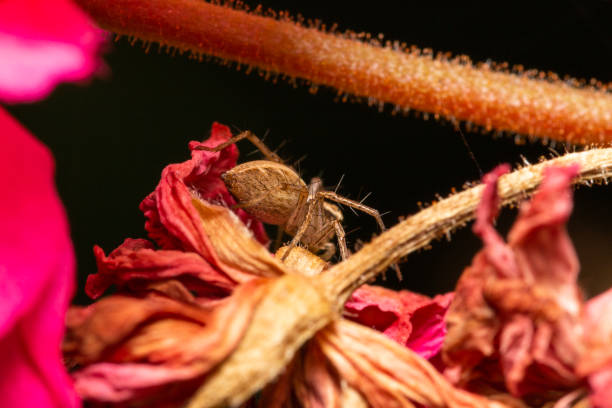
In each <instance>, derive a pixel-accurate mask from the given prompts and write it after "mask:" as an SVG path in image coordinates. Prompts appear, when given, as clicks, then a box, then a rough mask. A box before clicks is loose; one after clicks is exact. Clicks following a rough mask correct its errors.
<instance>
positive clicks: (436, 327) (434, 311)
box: [345, 285, 452, 358]
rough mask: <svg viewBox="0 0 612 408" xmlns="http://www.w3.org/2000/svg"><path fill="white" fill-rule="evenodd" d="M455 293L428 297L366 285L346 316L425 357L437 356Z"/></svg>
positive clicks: (352, 299) (356, 294) (348, 305)
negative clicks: (448, 309)
mask: <svg viewBox="0 0 612 408" xmlns="http://www.w3.org/2000/svg"><path fill="white" fill-rule="evenodd" d="M451 299H452V294H450V293H449V294H446V295H440V296H436V297H435V298H434V299H431V298H429V297H427V296H423V295H420V294H418V293H414V292H410V291H407V290H402V291H394V290H391V289H386V288H383V287H380V286H370V285H363V286H361V287H360V288H359V289H357V290H356V291H355V292H353V294H352V296H351V297H350V298H349V300H348V301H347V302H346V304H345V314H346V316H347V317H348V318H349V319H350V320H353V321H355V322H358V323H361V324H363V325H365V326H368V327H371V328H373V329H375V330H378V331H381V332H383V333H384V334H385V335H386V336H387V337H389V338H391V339H393V340H395V341H396V342H398V343H400V344H402V345H405V346H407V347H410V348H411V349H412V350H414V351H416V352H417V353H419V354H420V355H421V356H423V357H425V358H430V357H432V356H434V355H435V354H437V353H438V351H439V350H440V348H441V347H442V343H443V341H444V335H445V334H446V328H445V323H444V315H445V313H446V309H447V308H448V306H449V304H450V301H451Z"/></svg>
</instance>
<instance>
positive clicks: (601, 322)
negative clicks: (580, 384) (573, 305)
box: [577, 289, 612, 408]
mask: <svg viewBox="0 0 612 408" xmlns="http://www.w3.org/2000/svg"><path fill="white" fill-rule="evenodd" d="M611 316H612V289H608V290H607V291H606V292H604V293H602V294H600V295H598V296H596V297H594V298H593V299H590V300H589V301H588V302H587V303H586V304H585V307H584V310H583V316H582V322H583V339H584V345H585V347H584V353H583V354H582V355H581V356H580V362H579V363H578V367H577V371H578V373H579V374H580V375H581V376H584V377H587V378H588V383H589V386H590V388H591V393H590V402H591V405H592V406H593V407H594V408H612V318H611Z"/></svg>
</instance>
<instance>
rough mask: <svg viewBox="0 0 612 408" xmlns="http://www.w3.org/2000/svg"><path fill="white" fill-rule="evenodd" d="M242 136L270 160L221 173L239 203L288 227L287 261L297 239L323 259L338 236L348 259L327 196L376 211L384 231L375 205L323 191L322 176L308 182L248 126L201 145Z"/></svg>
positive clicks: (336, 210) (337, 213) (262, 217)
mask: <svg viewBox="0 0 612 408" xmlns="http://www.w3.org/2000/svg"><path fill="white" fill-rule="evenodd" d="M242 139H248V140H249V141H250V142H251V143H253V144H254V145H255V146H256V147H257V148H258V149H259V150H260V151H261V152H262V153H263V155H264V156H265V157H266V159H267V160H253V161H249V162H246V163H243V164H239V165H238V166H236V167H234V168H232V169H231V170H229V171H227V172H225V173H223V174H222V175H221V178H222V179H223V181H224V183H225V185H226V186H227V189H228V190H229V192H230V193H231V194H232V195H233V196H234V197H235V198H236V200H237V201H238V205H237V207H240V208H243V209H244V210H245V211H247V212H248V213H250V214H251V215H253V216H255V217H257V218H258V219H259V220H261V221H262V222H264V223H267V224H271V225H277V226H279V227H280V228H281V234H282V231H284V232H286V233H287V234H289V235H291V236H293V239H292V240H291V242H290V244H289V246H288V248H287V250H286V251H285V253H284V254H283V256H282V258H281V259H282V260H285V259H286V258H287V256H288V255H289V253H290V251H291V250H292V249H293V248H294V247H295V246H296V245H297V244H298V243H301V244H302V245H304V246H305V247H306V248H307V249H308V250H309V251H311V252H314V253H320V256H321V258H323V259H325V260H329V259H330V258H331V257H332V256H333V255H334V254H335V252H336V246H335V245H334V244H333V243H332V242H331V240H332V239H333V237H334V235H335V236H336V238H337V240H338V247H339V248H340V255H341V257H342V260H345V259H346V258H348V256H349V250H348V248H347V246H346V238H345V232H344V229H343V228H342V220H343V216H342V211H340V208H338V206H337V205H335V204H332V203H330V202H328V201H327V200H329V201H334V202H336V203H339V204H343V205H346V206H349V207H352V208H355V209H357V210H360V211H363V212H364V213H366V214H369V215H371V216H372V217H374V219H375V220H376V222H377V224H378V226H379V228H380V229H381V231H385V229H386V228H385V225H384V223H383V221H382V218H381V216H380V213H379V212H378V211H377V210H376V209H374V208H371V207H368V206H367V205H364V204H362V203H360V202H358V201H354V200H350V199H348V198H346V197H342V196H340V195H338V194H336V193H335V192H332V191H326V190H324V189H323V182H322V180H321V179H320V178H318V177H315V178H313V179H312V180H311V181H310V184H308V185H306V183H305V182H304V180H302V178H301V177H300V176H299V175H298V174H297V172H296V171H295V170H294V169H292V168H291V167H289V166H287V165H285V164H283V161H282V159H281V158H280V157H279V156H278V155H277V154H276V153H274V152H273V151H272V150H270V149H269V148H268V147H267V146H266V145H265V144H264V143H263V142H262V141H261V140H260V139H259V138H258V137H257V136H255V135H254V134H253V133H251V132H249V131H244V132H242V133H240V134H238V135H236V136H234V137H232V138H231V139H229V140H228V141H226V142H224V143H222V144H220V145H218V146H216V147H213V148H210V147H205V146H200V147H198V149H200V150H206V151H211V152H218V151H220V150H223V149H225V148H226V147H227V146H229V145H231V144H233V143H236V142H238V141H240V140H242ZM394 268H395V270H396V272H397V273H398V277H399V276H400V275H399V268H398V267H397V265H394Z"/></svg>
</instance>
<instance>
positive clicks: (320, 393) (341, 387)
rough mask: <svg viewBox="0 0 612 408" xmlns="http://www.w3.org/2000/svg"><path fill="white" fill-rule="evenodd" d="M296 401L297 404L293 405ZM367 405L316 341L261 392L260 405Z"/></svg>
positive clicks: (318, 407)
mask: <svg viewBox="0 0 612 408" xmlns="http://www.w3.org/2000/svg"><path fill="white" fill-rule="evenodd" d="M294 401H297V402H298V403H297V404H294ZM296 405H297V406H299V407H307V408H343V407H351V408H366V407H367V406H368V405H367V403H366V401H365V400H364V399H363V397H362V396H361V395H360V394H359V393H358V392H357V391H355V390H354V389H352V388H351V387H350V386H349V385H348V384H347V383H346V381H344V380H342V379H341V378H340V376H339V374H338V373H337V372H336V370H335V369H334V368H333V367H332V366H331V365H330V364H329V362H328V361H327V359H326V358H325V355H324V354H323V352H322V351H321V349H320V348H319V347H318V346H316V342H310V343H308V344H307V345H306V346H304V348H303V349H302V351H301V352H300V353H298V354H297V355H296V356H295V358H294V359H293V361H292V362H291V364H289V365H288V366H287V368H286V370H285V372H284V373H283V374H281V375H280V376H279V378H278V379H277V380H276V381H275V382H274V383H272V384H270V385H269V386H268V387H266V388H265V389H264V390H263V392H262V397H261V400H260V403H259V406H260V407H262V408H264V407H265V408H289V407H293V406H296Z"/></svg>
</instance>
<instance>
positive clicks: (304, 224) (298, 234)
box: [281, 198, 320, 261]
mask: <svg viewBox="0 0 612 408" xmlns="http://www.w3.org/2000/svg"><path fill="white" fill-rule="evenodd" d="M319 201H320V199H319V198H315V199H314V200H310V201H308V202H307V205H308V211H307V212H306V217H304V221H303V222H302V224H301V225H300V228H298V230H297V232H296V233H295V235H294V236H293V239H292V240H291V242H290V243H289V247H288V248H287V251H286V252H285V254H284V255H283V257H282V258H281V261H284V260H285V259H286V258H287V257H288V256H289V253H290V252H291V250H292V249H293V248H295V246H296V245H297V243H298V242H300V239H301V238H302V236H304V233H305V232H306V229H307V228H308V226H309V225H310V222H311V221H312V216H313V214H314V212H315V208H316V207H317V204H318V203H319Z"/></svg>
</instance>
